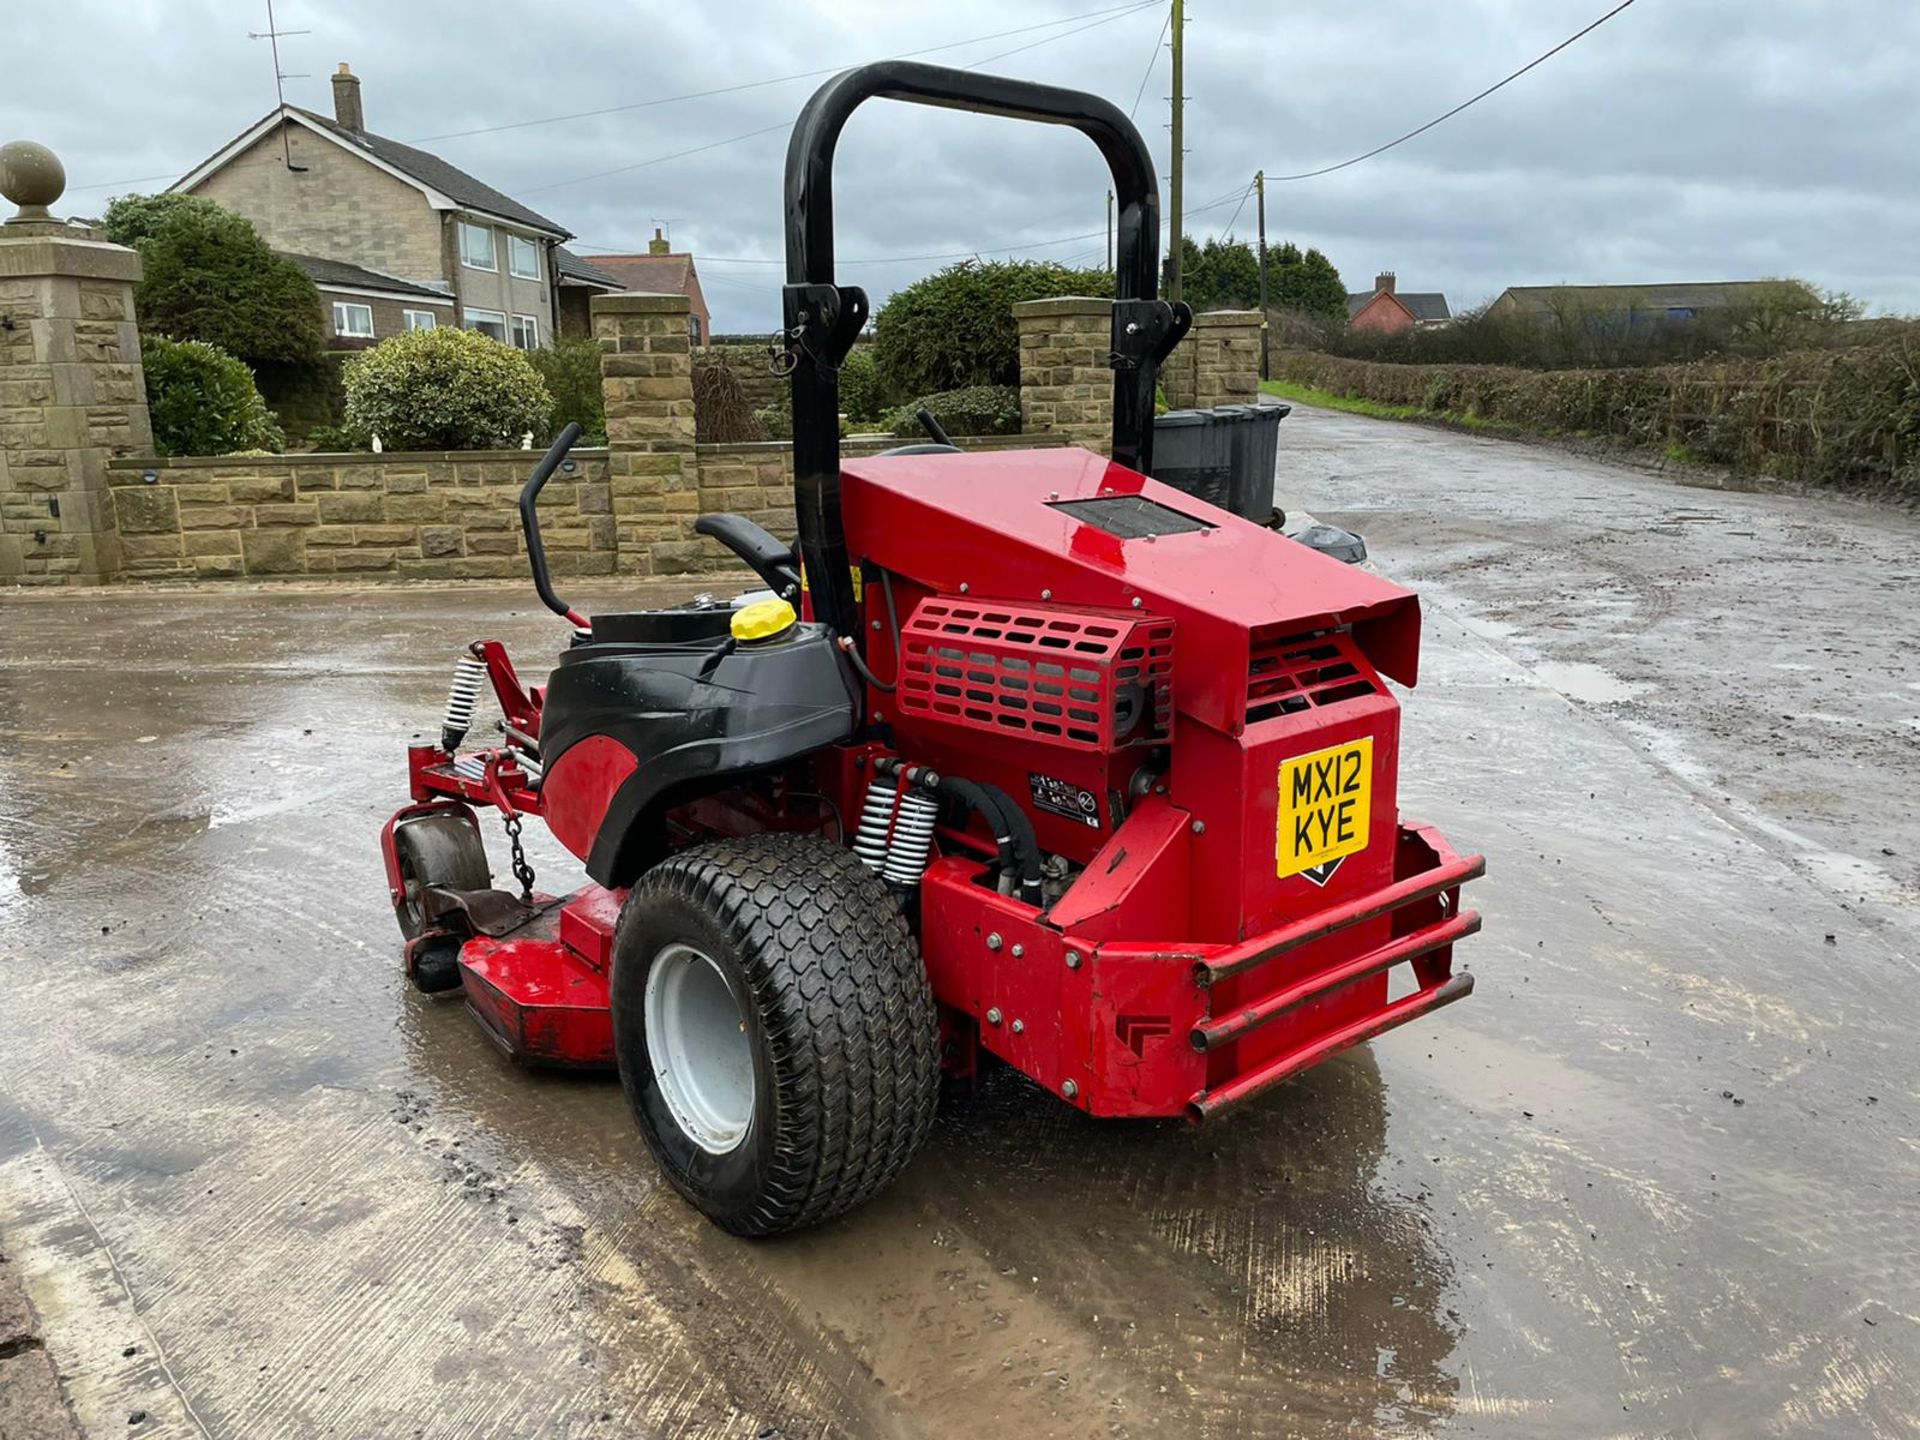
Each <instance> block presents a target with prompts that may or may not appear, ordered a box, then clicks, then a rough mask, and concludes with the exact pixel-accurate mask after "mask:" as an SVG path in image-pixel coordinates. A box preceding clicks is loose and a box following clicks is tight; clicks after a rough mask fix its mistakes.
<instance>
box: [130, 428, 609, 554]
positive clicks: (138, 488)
mask: <svg viewBox="0 0 1920 1440" xmlns="http://www.w3.org/2000/svg"><path fill="white" fill-rule="evenodd" d="M533 461H534V456H533V455H532V454H531V453H529V452H527V451H524V450H487V451H463V452H459V453H455V454H443V453H439V452H428V453H420V454H409V453H405V452H402V453H395V454H385V455H269V456H261V457H259V458H257V459H255V458H243V457H240V456H221V457H218V458H213V459H198V458H192V459H189V458H180V457H175V458H173V459H123V460H114V461H111V462H109V464H108V466H107V484H108V490H109V492H110V493H111V495H112V508H113V517H114V520H115V523H116V526H117V529H118V531H119V535H120V573H121V576H122V578H124V579H129V580H172V579H196V578H200V579H224V578H237V577H241V576H245V577H248V578H269V577H288V576H308V575H342V576H353V577H355V578H378V577H383V576H384V577H389V578H393V579H432V580H481V579H499V578H507V577H518V576H522V575H525V574H526V570H527V565H526V560H525V559H524V558H523V556H522V554H521V544H520V515H519V510H518V509H517V504H518V501H519V497H520V487H521V486H522V485H524V484H525V483H526V479H527V472H528V471H529V470H530V469H532V468H533ZM569 461H570V464H571V467H572V468H571V469H569V470H563V471H561V472H560V473H558V474H556V475H555V476H554V478H553V479H552V480H551V481H549V482H548V484H547V488H546V489H545V491H543V492H542V494H541V497H540V533H541V538H542V540H543V541H544V542H545V544H546V549H547V558H548V561H549V563H550V564H551V565H552V567H553V569H554V570H555V572H557V573H559V574H563V575H605V574H609V573H611V572H612V570H613V568H614V524H613V514H612V496H611V493H610V491H609V489H608V485H607V452H606V451H605V450H603V449H599V450H585V449H581V450H575V451H574V452H573V453H572V455H571V456H570V457H569Z"/></svg>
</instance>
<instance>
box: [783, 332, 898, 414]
mask: <svg viewBox="0 0 1920 1440" xmlns="http://www.w3.org/2000/svg"><path fill="white" fill-rule="evenodd" d="M788 389H789V393H791V387H788ZM886 411H887V407H886V406H885V405H884V404H883V403H882V402H881V399H880V367H879V365H878V364H877V363H876V362H875V360H874V358H873V346H871V345H855V346H854V347H853V349H852V350H851V351H850V352H848V355H847V358H846V360H845V361H843V362H842V363H841V366H840V413H841V414H843V415H845V416H846V417H847V419H849V420H851V421H853V422H854V423H855V424H859V425H869V424H872V423H873V422H874V421H877V420H878V419H880V417H881V416H883V415H884V414H886Z"/></svg>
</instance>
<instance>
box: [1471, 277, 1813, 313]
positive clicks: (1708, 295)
mask: <svg viewBox="0 0 1920 1440" xmlns="http://www.w3.org/2000/svg"><path fill="white" fill-rule="evenodd" d="M1781 283H1782V282H1781V281H1778V280H1708V281H1680V282H1676V283H1660V284H1654V285H1511V286H1509V287H1508V288H1507V289H1506V290H1505V291H1504V292H1502V294H1501V296H1500V298H1501V299H1502V300H1504V299H1506V298H1507V297H1508V296H1511V297H1512V298H1513V302H1514V304H1516V305H1519V306H1521V307H1522V308H1524V309H1527V310H1546V309H1549V308H1551V305H1552V304H1553V303H1554V302H1555V301H1557V300H1559V299H1561V298H1562V297H1565V298H1571V299H1574V300H1578V301H1580V302H1582V303H1584V304H1588V305H1603V306H1604V305H1609V304H1611V305H1617V306H1619V307H1621V308H1622V309H1632V308H1638V309H1646V310H1711V309H1714V308H1715V307H1717V306H1721V305H1731V304H1732V303H1733V302H1734V301H1735V300H1738V299H1740V298H1742V297H1744V296H1746V295H1749V294H1752V293H1753V292H1755V291H1759V290H1765V289H1769V288H1771V287H1773V286H1776V285H1779V284H1781Z"/></svg>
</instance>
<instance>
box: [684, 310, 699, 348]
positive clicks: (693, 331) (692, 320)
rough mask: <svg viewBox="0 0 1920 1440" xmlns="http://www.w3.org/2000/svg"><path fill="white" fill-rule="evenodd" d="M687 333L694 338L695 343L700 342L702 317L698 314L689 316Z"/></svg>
mask: <svg viewBox="0 0 1920 1440" xmlns="http://www.w3.org/2000/svg"><path fill="white" fill-rule="evenodd" d="M687 334H688V335H689V336H690V337H691V338H692V340H693V343H694V344H696V345H698V344H699V343H700V317H699V316H698V315H689V316H687Z"/></svg>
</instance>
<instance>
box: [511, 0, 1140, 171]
mask: <svg viewBox="0 0 1920 1440" xmlns="http://www.w3.org/2000/svg"><path fill="white" fill-rule="evenodd" d="M1155 3H1158V0H1146V3H1144V4H1134V5H1126V6H1122V7H1120V8H1119V9H1117V10H1111V11H1105V12H1099V13H1100V14H1101V18H1100V19H1098V20H1094V21H1092V22H1090V23H1088V24H1085V25H1080V26H1077V27H1075V28H1074V29H1072V30H1063V31H1061V32H1060V33H1059V34H1057V35H1049V36H1047V37H1046V38H1044V39H1041V40H1034V41H1031V42H1029V43H1028V44H1025V45H1020V46H1017V47H1015V48H1014V49H1012V50H1003V51H1002V52H1001V53H1000V54H998V55H989V56H987V57H986V59H984V60H976V61H974V62H973V64H974V65H986V64H990V63H992V62H993V61H995V60H1004V59H1006V58H1007V56H1009V55H1018V54H1020V53H1021V52H1022V51H1026V50H1036V49H1038V48H1039V47H1040V46H1042V45H1051V44H1052V43H1053V42H1054V41H1056V40H1065V39H1067V38H1068V37H1070V36H1073V35H1078V34H1081V33H1082V32H1084V31H1087V30H1093V29H1097V28H1098V27H1099V26H1102V25H1111V24H1112V23H1113V22H1114V21H1115V20H1124V19H1125V18H1126V17H1127V16H1129V15H1133V14H1137V13H1138V12H1140V11H1142V10H1146V9H1149V8H1150V7H1151V6H1152V5H1153V4H1155ZM1076 18H1084V17H1076ZM1054 23H1056V24H1058V23H1060V22H1057V21H1056V22H1054ZM1028 28H1029V29H1034V28H1039V27H1033V26H1030V27H1028ZM1008 33H1010V34H1018V33H1020V32H1018V31H1010V32H1008ZM962 43H965V44H977V43H978V42H977V41H965V42H962ZM943 48H948V49H951V48H952V47H951V46H948V47H943ZM915 53H916V54H926V53H927V52H926V51H917V52H915ZM966 68H967V69H972V68H973V66H972V65H969V66H967V67H966ZM821 73H825V72H821ZM792 124H793V122H792V121H790V120H782V121H780V122H779V123H778V124H775V125H764V126H762V127H761V128H760V129H758V130H749V131H747V132H746V133H745V134H741V135H730V136H728V137H727V138H726V139H725V140H713V141H709V142H708V143H707V144H705V145H696V146H694V147H693V148H692V149H691V150H675V151H673V152H672V153H670V154H667V155H653V156H650V157H648V158H647V159H645V160H635V161H634V162H632V163H631V164H628V165H616V166H614V167H613V168H612V169H610V170H594V171H591V172H589V173H588V174H585V175H574V176H571V177H570V178H568V179H565V180H555V181H552V182H551V183H549V184H546V185H533V186H522V187H520V191H519V193H520V194H522V195H544V194H546V193H547V192H548V191H550V190H562V189H565V188H566V187H567V186H569V185H580V184H584V183H585V182H586V181H588V180H605V179H608V178H610V177H612V176H615V175H630V174H632V173H633V172H634V171H635V170H645V169H647V168H648V167H649V166H652V165H663V164H665V163H666V162H667V161H669V160H683V159H685V158H686V157H687V156H689V155H699V154H702V153H704V152H705V151H708V150H718V149H720V148H721V147H722V146H725V145H737V144H739V143H740V142H741V141H742V140H752V139H754V138H756V137H758V136H761V135H771V134H772V133H773V132H774V131H776V130H790V129H791V128H792Z"/></svg>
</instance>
